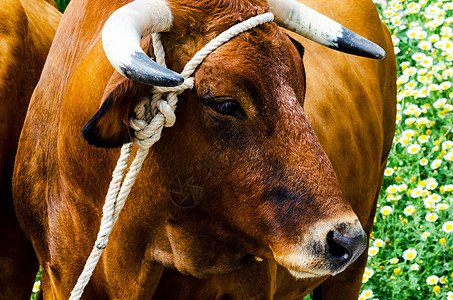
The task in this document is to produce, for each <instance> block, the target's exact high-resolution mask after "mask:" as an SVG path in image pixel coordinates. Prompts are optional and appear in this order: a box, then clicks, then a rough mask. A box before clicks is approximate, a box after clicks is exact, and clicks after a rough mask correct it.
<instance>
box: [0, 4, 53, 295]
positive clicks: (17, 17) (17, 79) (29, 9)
mask: <svg viewBox="0 0 453 300" xmlns="http://www.w3.org/2000/svg"><path fill="white" fill-rule="evenodd" d="M60 17H61V14H60V13H59V12H58V11H57V9H56V8H55V2H54V3H53V4H52V1H44V0H27V1H23V0H2V1H1V3H0V120H1V126H0V182H1V186H0V245H2V246H1V249H0V298H1V299H25V298H27V297H30V293H31V288H32V286H33V283H34V280H35V276H36V273H37V272H38V261H37V259H36V255H35V253H34V250H33V247H32V245H31V243H30V241H29V240H28V239H27V237H26V236H25V234H24V232H23V231H22V229H21V228H20V226H19V222H18V220H17V218H16V214H15V211H14V206H13V197H12V187H11V181H12V175H13V165H14V157H15V154H16V147H17V143H18V141H19V135H20V131H21V128H22V124H23V121H24V119H25V113H26V111H27V107H28V102H29V100H30V97H31V95H32V92H33V89H34V87H35V85H36V84H37V82H38V80H39V76H40V74H41V70H42V68H43V66H44V62H45V59H46V56H47V53H48V51H49V49H50V44H51V42H52V39H53V37H54V35H55V31H56V29H57V26H58V22H59V20H60Z"/></svg>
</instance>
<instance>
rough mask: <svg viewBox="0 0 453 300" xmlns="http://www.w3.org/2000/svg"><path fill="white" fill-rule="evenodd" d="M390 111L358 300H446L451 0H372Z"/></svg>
mask: <svg viewBox="0 0 453 300" xmlns="http://www.w3.org/2000/svg"><path fill="white" fill-rule="evenodd" d="M375 3H376V5H377V7H378V9H379V11H380V12H381V16H382V20H383V21H384V22H385V23H386V25H387V26H388V28H389V29H390V31H391V32H392V39H393V43H394V45H395V50H396V51H395V52H396V57H397V64H398V82H397V85H398V107H397V108H398V116H397V125H396V133H395V139H394V145H393V149H392V152H391V154H390V158H389V161H388V165H387V169H386V171H385V177H384V183H383V186H382V190H381V197H380V199H379V204H378V209H377V212H376V220H375V225H374V231H373V233H372V238H371V240H370V248H369V253H368V254H369V260H368V266H367V269H366V271H365V274H364V276H363V287H362V292H361V295H360V297H359V299H381V300H383V299H385V300H387V299H453V273H452V272H453V261H452V258H453V247H452V246H453V214H452V205H453V163H452V161H453V132H452V125H453V118H452V113H453V112H452V111H453V88H452V82H453V40H452V36H453V3H452V2H451V1H445V0H444V1H442V0H432V1H428V0H419V1H404V0H392V1H378V0H375Z"/></svg>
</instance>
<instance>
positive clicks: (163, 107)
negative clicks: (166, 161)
mask: <svg viewBox="0 0 453 300" xmlns="http://www.w3.org/2000/svg"><path fill="white" fill-rule="evenodd" d="M273 19H274V15H273V14H272V13H264V14H261V15H258V16H255V17H252V18H250V19H248V20H245V21H243V22H241V23H238V24H236V25H234V26H232V27H230V28H229V29H227V30H226V31H224V32H222V33H221V34H219V35H218V36H217V37H216V38H214V39H213V40H211V41H210V42H209V43H208V44H206V45H205V46H204V47H203V48H202V49H201V50H199V51H198V52H197V53H196V54H195V55H194V56H193V57H192V59H191V60H190V61H189V62H188V63H187V64H186V65H185V67H184V69H183V71H182V73H181V75H182V76H183V78H184V82H183V83H182V84H181V85H179V86H176V87H154V88H153V96H152V98H151V100H150V99H149V98H147V97H144V98H142V99H141V100H140V101H139V103H138V105H137V106H136V108H135V114H136V116H135V117H134V118H132V119H131V120H130V126H131V128H132V129H133V130H134V131H135V139H134V142H135V143H136V144H137V145H138V147H139V149H138V151H137V154H136V156H135V158H134V160H133V161H132V164H131V166H130V168H129V171H128V173H127V174H126V178H125V179H124V181H123V177H124V173H125V171H126V168H127V165H128V162H129V159H130V156H131V151H132V145H133V143H127V144H124V145H123V147H122V148H121V156H120V158H119V159H118V162H117V165H116V167H115V170H114V171H113V175H112V181H111V182H110V186H109V190H108V192H107V196H106V198H105V203H104V207H103V208H102V212H103V214H102V220H101V226H100V229H99V233H98V236H97V239H96V242H95V245H94V247H93V250H92V251H91V254H90V256H89V257H88V260H87V262H86V264H85V267H84V269H83V271H82V274H81V275H80V277H79V279H78V280H77V283H76V285H75V287H74V289H73V290H72V292H71V297H70V298H69V299H70V300H75V299H80V297H81V296H82V293H83V290H84V288H85V286H86V285H87V284H88V282H89V281H90V277H91V275H92V274H93V271H94V269H95V268H96V265H97V263H98V261H99V258H100V257H101V254H102V251H103V250H104V249H105V247H107V243H108V238H109V235H110V233H111V232H112V228H113V225H114V224H115V222H116V220H117V219H118V215H119V213H120V211H121V209H122V208H123V206H124V204H125V202H126V198H127V196H128V195H129V193H130V191H131V189H132V186H133V185H134V182H135V180H136V178H137V175H138V173H139V172H140V169H141V167H142V165H143V162H144V160H145V158H146V156H147V155H148V152H149V148H150V147H151V146H152V145H153V144H154V143H155V142H157V141H158V140H159V139H160V136H161V133H162V129H163V127H164V126H165V127H170V126H173V124H174V123H175V120H176V116H175V109H176V103H177V102H178V97H177V96H178V95H179V94H181V93H182V92H183V91H185V90H186V89H192V88H193V86H194V78H193V77H190V76H191V75H192V74H193V72H194V71H195V69H196V68H197V67H198V66H199V65H200V64H201V62H202V61H203V60H204V59H205V58H206V56H208V55H209V54H210V53H211V52H213V51H214V50H215V49H217V48H218V47H220V46H221V45H223V44H224V43H226V42H228V41H229V40H230V39H232V38H233V37H235V36H237V35H238V34H240V33H242V32H244V31H247V30H249V29H251V28H254V27H256V26H258V25H261V24H264V23H267V22H271V21H273ZM152 38H153V48H154V55H155V57H156V62H157V63H158V64H160V65H161V66H164V67H166V64H165V51H164V48H163V45H162V42H161V40H160V34H159V33H155V34H153V35H152Z"/></svg>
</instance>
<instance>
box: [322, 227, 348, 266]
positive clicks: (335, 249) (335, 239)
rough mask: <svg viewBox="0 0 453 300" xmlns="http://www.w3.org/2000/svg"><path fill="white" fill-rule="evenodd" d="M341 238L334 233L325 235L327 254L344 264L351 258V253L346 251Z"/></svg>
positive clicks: (346, 248)
mask: <svg viewBox="0 0 453 300" xmlns="http://www.w3.org/2000/svg"><path fill="white" fill-rule="evenodd" d="M339 237H340V238H339ZM341 237H342V236H341V235H340V234H338V233H337V232H335V231H330V232H329V233H328V234H327V246H328V249H329V254H330V255H331V256H332V257H333V258H336V259H339V260H342V261H344V262H346V261H347V260H349V258H350V257H351V251H350V250H349V249H348V247H347V245H346V243H345V241H344V239H342V238H341Z"/></svg>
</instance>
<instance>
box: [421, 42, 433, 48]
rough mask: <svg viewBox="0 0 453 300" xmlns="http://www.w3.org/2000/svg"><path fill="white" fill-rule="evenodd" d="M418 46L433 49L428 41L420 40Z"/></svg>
mask: <svg viewBox="0 0 453 300" xmlns="http://www.w3.org/2000/svg"><path fill="white" fill-rule="evenodd" d="M418 48H420V49H423V50H431V49H433V44H431V42H429V41H421V42H420V43H418Z"/></svg>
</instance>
